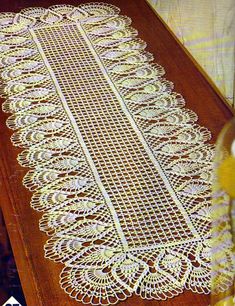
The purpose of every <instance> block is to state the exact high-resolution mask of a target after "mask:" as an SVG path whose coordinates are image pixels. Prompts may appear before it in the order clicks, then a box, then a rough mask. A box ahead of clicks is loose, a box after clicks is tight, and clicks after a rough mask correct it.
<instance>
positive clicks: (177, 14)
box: [148, 0, 235, 106]
mask: <svg viewBox="0 0 235 306" xmlns="http://www.w3.org/2000/svg"><path fill="white" fill-rule="evenodd" d="M148 1H149V3H150V4H151V5H152V6H153V7H154V8H155V9H156V11H157V13H158V14H159V15H160V16H161V17H162V18H163V20H164V21H165V22H166V23H167V24H168V26H170V28H171V29H172V31H173V32H174V33H175V34H176V36H177V37H178V38H179V39H180V41H181V42H182V43H183V45H184V46H185V47H186V48H187V49H188V50H189V51H190V53H191V54H192V55H193V57H194V58H195V59H196V61H197V62H198V63H199V64H200V65H201V67H202V68H203V69H204V70H205V71H206V73H207V74H208V75H209V76H210V78H211V79H212V80H213V81H214V83H215V84H216V85H217V87H218V88H219V89H220V91H221V92H222V93H223V94H224V96H225V97H226V98H227V99H228V101H229V103H230V104H231V105H233V106H234V104H235V101H234V67H235V57H234V54H235V48H234V45H235V1H234V0H224V1H219V0H207V1H205V0H198V1H193V0H189V1H185V0H157V1H156V0H148Z"/></svg>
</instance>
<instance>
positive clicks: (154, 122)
mask: <svg viewBox="0 0 235 306" xmlns="http://www.w3.org/2000/svg"><path fill="white" fill-rule="evenodd" d="M130 24H131V20H130V19H129V18H128V17H126V16H121V15H119V9H118V8H116V7H114V6H112V5H108V4H103V3H89V4H82V5H79V6H78V7H73V6H70V5H56V6H52V7H50V8H49V9H44V8H28V9H24V10H22V11H21V12H20V13H19V14H14V13H2V14H1V15H0V50H1V55H0V65H1V67H2V79H3V80H4V83H5V86H4V93H5V95H6V96H7V100H6V102H5V103H4V105H3V110H4V111H5V112H10V113H13V115H12V116H10V117H9V118H8V120H7V125H8V127H9V128H11V129H14V130H15V129H16V130H17V131H16V132H15V133H14V134H13V136H12V142H13V144H14V145H16V146H19V147H23V148H24V151H22V153H21V154H20V155H19V157H18V161H19V163H20V164H21V165H22V166H25V167H30V168H32V169H33V170H30V171H29V172H28V173H27V174H26V176H25V177H24V180H23V183H24V185H25V186H26V187H27V188H28V189H30V190H31V191H33V192H34V194H33V197H32V201H31V205H32V207H33V208H34V209H36V210H38V211H42V212H44V215H43V217H42V219H41V222H40V229H41V230H43V231H45V232H46V233H47V234H48V235H50V239H49V240H48V242H47V244H46V246H45V254H46V255H45V256H46V257H48V258H50V259H52V260H54V261H56V262H62V263H64V265H65V268H64V269H63V271H62V273H61V286H62V287H63V288H64V290H65V291H66V292H67V293H68V294H69V295H70V296H71V297H73V298H75V299H76V300H79V301H82V302H84V303H91V304H96V305H97V304H114V303H116V302H118V301H119V300H124V299H126V298H127V297H128V296H130V295H132V293H136V294H138V295H140V296H141V297H142V298H146V299H151V298H153V299H166V298H169V297H173V296H175V295H178V294H179V293H181V292H182V291H183V290H184V289H190V290H192V291H194V292H198V293H209V288H210V254H209V253H210V252H209V251H210V235H211V233H210V203H211V202H210V175H211V170H212V164H211V160H212V155H213V148H212V147H211V146H210V145H209V144H206V142H207V141H208V140H209V139H210V132H209V131H208V130H207V129H206V128H204V127H200V126H199V125H197V124H196V121H197V116H196V114H195V113H194V112H192V111H191V110H188V109H185V108H183V107H184V105H185V102H184V99H183V98H182V96H181V95H180V94H178V93H175V92H173V91H172V90H173V84H172V83H171V82H169V81H167V80H165V79H164V78H163V74H164V69H163V68H162V67H161V66H159V65H158V64H155V63H152V61H153V56H152V55H151V54H150V53H148V52H146V51H144V49H145V47H146V44H145V42H143V41H142V40H141V39H139V38H137V31H136V30H135V29H133V28H132V27H131V26H130Z"/></svg>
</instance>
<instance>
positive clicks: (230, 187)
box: [218, 156, 235, 199]
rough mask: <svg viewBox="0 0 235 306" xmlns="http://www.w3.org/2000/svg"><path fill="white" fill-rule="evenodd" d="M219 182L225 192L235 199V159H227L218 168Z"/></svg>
mask: <svg viewBox="0 0 235 306" xmlns="http://www.w3.org/2000/svg"><path fill="white" fill-rule="evenodd" d="M218 180H219V183H220V185H221V187H222V189H223V190H224V191H226V192H227V194H228V195H229V196H230V197H231V198H234V199H235V157H234V156H229V157H227V158H226V159H225V160H224V161H223V162H222V163H221V165H220V166H219V168H218Z"/></svg>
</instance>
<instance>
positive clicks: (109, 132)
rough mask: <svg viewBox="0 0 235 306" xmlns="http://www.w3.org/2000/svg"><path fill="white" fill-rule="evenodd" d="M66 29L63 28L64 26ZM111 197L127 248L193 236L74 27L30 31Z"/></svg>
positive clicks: (184, 215)
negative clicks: (34, 36) (45, 59)
mask: <svg viewBox="0 0 235 306" xmlns="http://www.w3.org/2000/svg"><path fill="white" fill-rule="evenodd" d="M65 27H66V28H65ZM34 35H36V37H37V42H36V43H37V44H38V46H39V45H40V50H41V51H40V52H43V53H44V56H45V57H46V58H47V61H48V63H49V65H50V67H51V69H52V71H53V74H54V76H55V77H56V80H57V82H58V84H59V87H60V89H61V92H62V94H63V96H64V98H65V100H66V103H67V105H68V107H69V109H70V112H71V113H72V114H73V117H74V118H75V120H76V125H77V127H78V129H79V131H80V133H81V135H82V138H83V141H84V142H85V145H86V147H87V149H88V151H89V153H90V156H91V158H92V160H93V163H94V165H95V167H96V170H97V172H98V174H99V177H100V180H101V182H102V184H103V186H104V188H105V190H106V192H107V194H108V195H109V198H110V199H111V202H112V205H113V207H114V209H115V211H116V214H117V216H118V219H119V223H120V225H121V228H122V231H123V234H124V236H125V238H126V240H127V243H128V246H129V247H130V248H138V247H145V246H152V245H153V244H154V245H156V244H158V243H159V242H161V244H162V243H163V242H165V243H167V242H170V243H172V242H180V241H181V240H182V241H185V239H192V238H193V237H194V236H193V235H194V234H193V233H192V230H191V229H190V228H189V225H188V224H187V222H186V219H185V218H186V213H184V212H183V211H182V208H180V207H179V204H177V203H176V202H175V201H174V199H173V198H172V194H171V192H170V191H169V190H168V188H167V186H166V184H165V182H164V181H163V179H162V177H161V175H160V173H159V171H158V169H157V168H156V167H155V165H154V164H153V162H152V160H151V158H150V157H149V155H148V153H147V152H146V150H145V147H144V145H143V142H142V141H141V139H140V138H139V136H138V135H137V133H136V130H135V128H134V127H133V126H132V125H131V123H130V120H129V118H128V117H127V116H126V114H125V112H124V111H123V109H122V107H121V104H120V99H119V98H118V97H117V95H116V94H115V91H114V88H113V86H111V85H110V83H109V82H108V81H107V79H106V77H107V75H106V77H105V73H104V70H102V69H101V67H100V64H99V63H100V62H99V59H98V58H97V57H96V56H95V55H94V53H93V52H92V51H91V47H90V46H89V45H88V44H87V41H86V39H85V37H84V33H83V31H81V30H80V28H79V26H77V25H74V24H70V25H60V26H56V27H51V28H50V27H43V28H40V29H35V30H34Z"/></svg>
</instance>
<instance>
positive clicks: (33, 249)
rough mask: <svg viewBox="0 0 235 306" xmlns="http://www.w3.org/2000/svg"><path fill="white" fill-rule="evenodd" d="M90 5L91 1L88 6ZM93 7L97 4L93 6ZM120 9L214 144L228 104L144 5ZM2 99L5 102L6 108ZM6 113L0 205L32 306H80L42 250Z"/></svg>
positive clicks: (9, 4) (123, 1)
mask: <svg viewBox="0 0 235 306" xmlns="http://www.w3.org/2000/svg"><path fill="white" fill-rule="evenodd" d="M80 2H81V1H79V0H76V1H68V0H67V1H66V0H63V1H61V0H54V1H53V0H1V1H0V11H2V12H4V11H5V12H6V11H15V12H17V11H19V10H20V9H23V8H25V7H29V6H44V7H48V6H49V5H53V4H59V3H61V4H62V3H69V4H72V5H77V4H79V3H80ZM87 2H88V1H87ZM92 2H94V1H92ZM102 2H109V3H112V4H115V5H117V6H119V7H120V8H121V14H123V15H127V16H129V17H131V18H132V20H133V24H132V25H133V27H135V28H136V29H137V30H138V31H139V37H140V38H142V39H143V40H145V41H146V42H147V45H148V47H147V51H149V52H151V53H153V54H154V57H155V60H156V62H158V63H159V64H160V65H162V66H163V67H164V68H165V70H166V75H165V77H166V78H167V79H168V80H170V81H172V82H173V83H174V85H175V91H176V92H179V93H181V94H182V95H183V96H184V98H185V100H186V102H187V104H186V107H187V108H189V109H192V110H194V111H195V112H196V113H197V114H198V116H199V124H201V125H203V126H205V127H207V128H209V129H210V130H211V132H212V140H211V141H212V142H215V140H216V137H217V135H218V133H219V132H220V130H221V128H222V127H223V125H224V124H225V123H226V122H227V121H228V120H229V119H230V118H231V117H232V116H233V113H232V111H231V109H229V107H228V105H226V102H225V100H224V99H223V98H222V96H221V95H220V94H219V93H218V92H217V91H216V90H215V88H214V87H213V86H212V85H211V84H210V83H209V81H208V80H207V79H206V78H205V77H204V76H203V74H202V73H201V72H200V71H199V69H198V67H197V66H196V65H195V63H194V62H193V61H192V59H191V58H190V57H189V56H188V55H187V54H186V52H185V50H184V49H183V48H182V46H180V44H179V43H178V42H177V40H176V39H175V37H174V36H173V35H172V34H171V33H170V31H169V30H168V29H167V27H166V26H165V25H164V24H163V22H162V21H161V20H160V19H159V17H158V16H157V15H156V14H155V13H154V12H153V11H152V9H151V8H150V7H149V6H148V5H147V3H146V2H145V1H144V0H136V1H133V0H109V1H104V0H102ZM2 102H3V100H1V103H2ZM6 118H7V114H4V113H3V112H1V114H0V128H1V133H0V167H1V179H0V203H1V207H2V211H3V215H4V219H5V222H6V226H7V230H8V233H9V236H10V241H11V244H12V248H13V252H14V256H15V259H16V264H17V267H18V271H19V275H20V279H21V283H22V287H23V291H24V294H25V297H26V301H27V305H28V306H52V305H57V306H67V305H71V306H72V305H77V306H78V305H81V304H80V303H78V302H76V301H74V300H72V299H71V298H70V297H69V296H68V295H67V294H65V293H64V291H63V290H62V289H61V288H60V286H59V273H60V271H61V269H62V265H61V264H58V263H54V262H52V261H50V260H47V259H45V258H44V252H43V246H44V244H45V242H46V240H47V239H48V237H47V236H46V235H45V234H44V233H42V232H40V231H39V227H38V221H39V218H40V214H39V213H38V212H35V211H34V210H33V209H32V208H30V205H29V203H30V198H31V195H32V194H31V193H30V192H29V191H27V190H26V189H25V188H24V187H23V186H22V178H23V176H24V175H25V173H26V172H27V169H23V168H21V167H20V166H19V165H18V164H17V162H16V157H17V154H18V153H19V152H20V150H19V149H17V148H15V147H13V146H12V144H11V142H10V136H11V134H12V131H10V130H9V129H7V128H6V126H5V120H6ZM209 302H210V298H209V296H208V295H199V294H196V293H192V292H190V291H185V292H184V293H183V294H181V295H179V296H177V297H175V298H173V299H169V300H166V301H154V300H153V301H148V300H142V299H141V298H139V297H137V296H133V297H131V298H129V299H127V300H126V301H124V302H121V303H120V304H119V305H123V306H128V305H129V306H131V305H132V306H134V305H135V306H138V305H139V306H140V305H145V306H153V305H154V306H158V305H159V306H173V305H174V306H188V305H190V306H207V305H209Z"/></svg>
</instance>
